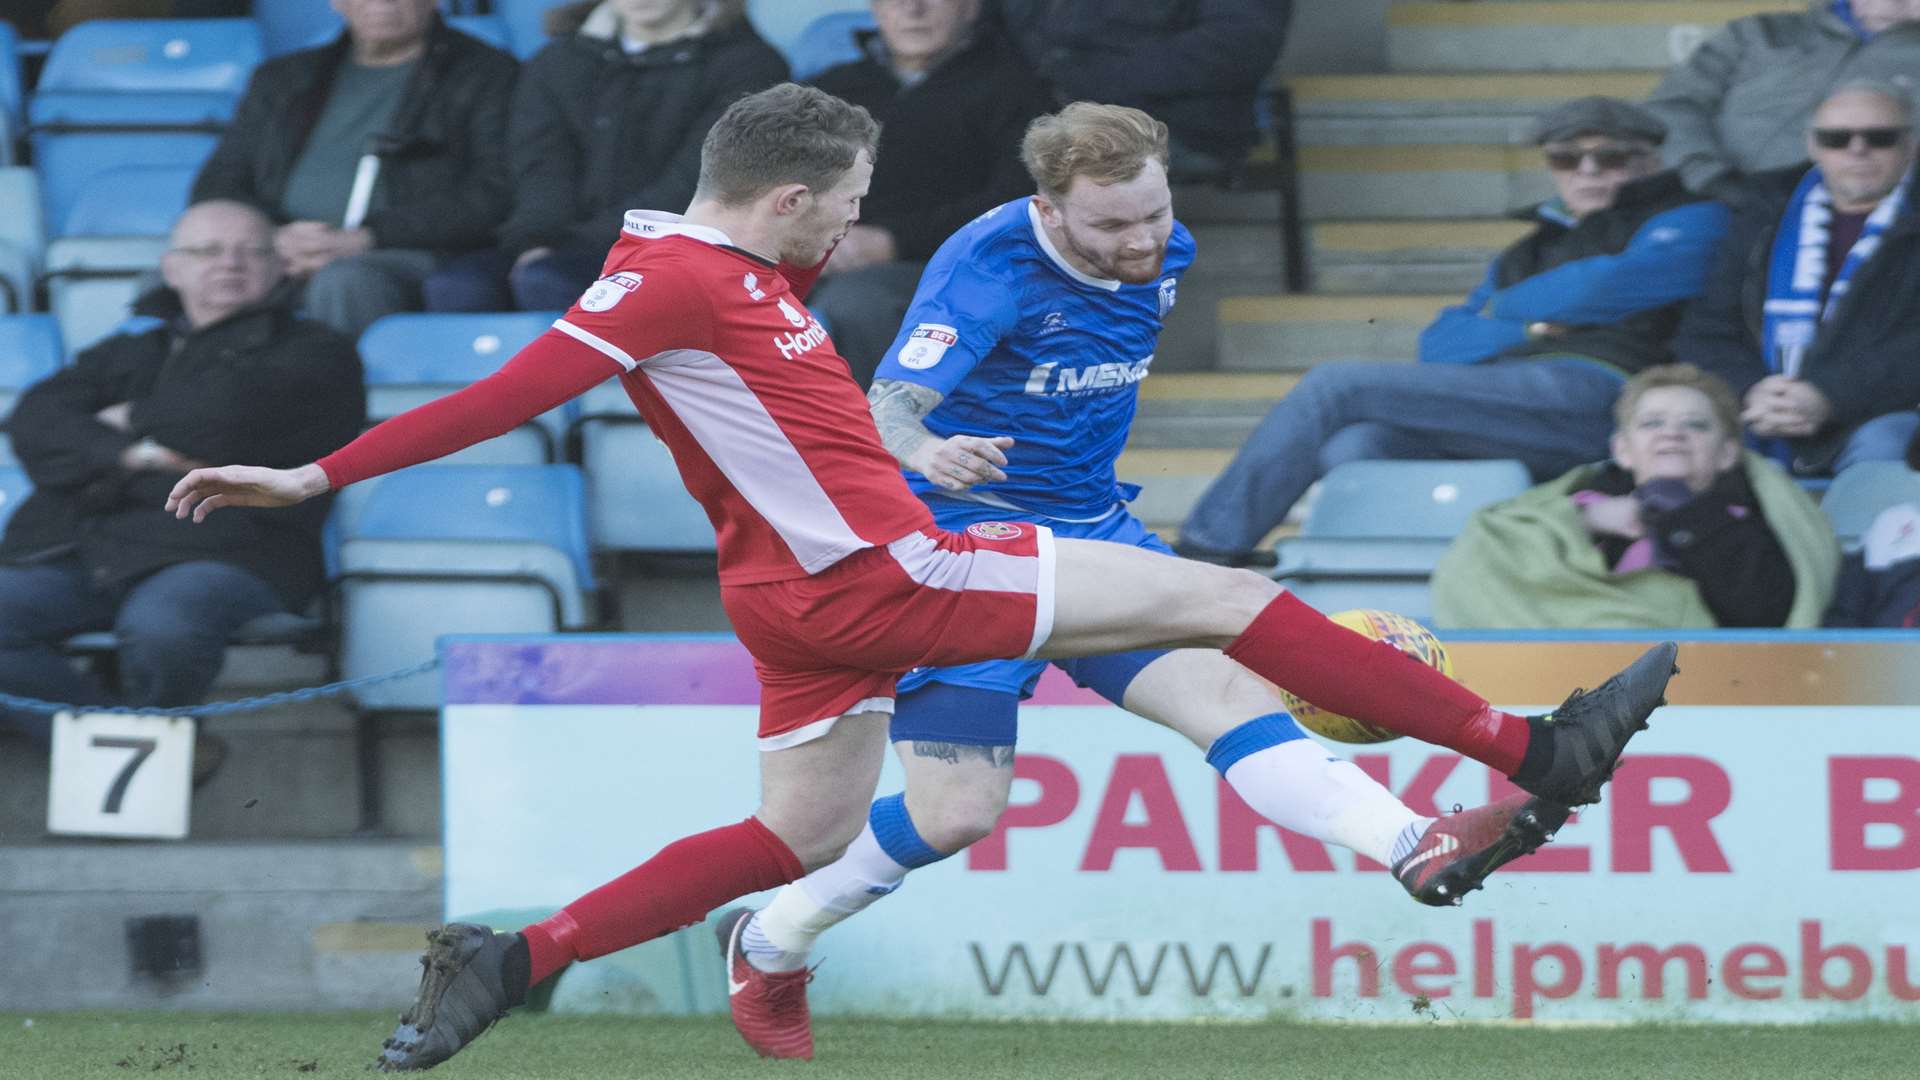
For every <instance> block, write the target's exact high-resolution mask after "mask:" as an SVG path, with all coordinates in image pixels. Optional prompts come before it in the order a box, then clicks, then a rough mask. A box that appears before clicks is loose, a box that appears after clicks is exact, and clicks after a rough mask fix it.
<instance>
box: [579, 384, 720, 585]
mask: <svg viewBox="0 0 1920 1080" xmlns="http://www.w3.org/2000/svg"><path fill="white" fill-rule="evenodd" d="M579 404H580V419H579V421H578V428H579V434H580V462H581V465H582V467H583V468H584V469H585V470H586V474H587V520H588V522H589V526H590V528H591V530H592V536H593V546H594V547H595V548H596V549H597V550H602V551H639V552H648V553H659V554H708V553H711V552H713V551H714V550H715V546H714V544H715V541H714V532H713V522H712V521H711V520H710V519H709V518H708V517H707V512H706V510H705V509H703V508H702V507H701V505H700V504H699V503H698V502H697V501H695V500H694V497H693V496H692V495H691V494H690V493H688V491H687V488H686V484H685V483H683V482H682V481H681V479H680V470H679V468H678V467H677V466H676V465H675V464H674V461H673V455H672V454H670V453H668V452H667V446H666V444H665V443H663V442H661V441H660V439H659V437H658V436H656V435H655V434H654V433H653V429H652V428H649V427H648V426H647V425H646V422H645V421H643V420H641V419H640V415H639V413H637V412H636V411H635V410H634V407H633V401H632V399H631V398H629V397H628V396H627V392H626V389H625V388H624V387H623V386H621V384H620V381H619V380H617V379H614V380H609V381H608V382H605V383H602V384H600V385H599V386H596V387H594V388H593V389H592V390H589V391H587V392H586V393H585V394H583V395H581V397H580V402H579Z"/></svg>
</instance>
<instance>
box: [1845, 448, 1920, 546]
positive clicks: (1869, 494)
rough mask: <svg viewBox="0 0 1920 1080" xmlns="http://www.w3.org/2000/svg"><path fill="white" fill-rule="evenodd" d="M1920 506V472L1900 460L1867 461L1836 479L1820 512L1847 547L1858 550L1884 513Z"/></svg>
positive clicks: (1850, 468) (1852, 467)
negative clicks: (1891, 508) (1904, 505)
mask: <svg viewBox="0 0 1920 1080" xmlns="http://www.w3.org/2000/svg"><path fill="white" fill-rule="evenodd" d="M1900 503H1920V473H1916V472H1914V471H1913V470H1912V469H1909V468H1907V466H1906V463H1905V462H1900V461H1863V462H1860V463H1859V464H1858V465H1854V466H1851V467H1849V468H1848V469H1847V470H1846V471H1845V472H1843V473H1841V474H1840V475H1838V476H1836V477H1834V478H1833V484H1832V485H1831V486H1829V487H1828V488H1827V493H1826V495H1825V496H1824V497H1822V498H1821V500H1820V509H1821V510H1822V511H1824V512H1825V513H1826V515H1827V520H1828V521H1831V522H1833V531H1834V532H1835V533H1836V534H1838V535H1839V537H1840V542H1841V544H1842V545H1843V546H1845V547H1847V548H1849V549H1851V548H1855V547H1858V546H1859V544H1860V538H1861V537H1863V536H1865V535H1866V533H1867V530H1868V529H1869V528H1871V527H1872V526H1873V519H1874V518H1876V517H1879V516H1880V511H1882V510H1885V509H1886V508H1887V507H1889V506H1896V505H1898V504H1900Z"/></svg>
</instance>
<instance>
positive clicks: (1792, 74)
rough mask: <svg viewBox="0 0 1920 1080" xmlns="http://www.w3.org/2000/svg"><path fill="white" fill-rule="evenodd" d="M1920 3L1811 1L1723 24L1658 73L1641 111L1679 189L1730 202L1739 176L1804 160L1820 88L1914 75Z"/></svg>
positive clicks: (1919, 52)
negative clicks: (1652, 118)
mask: <svg viewBox="0 0 1920 1080" xmlns="http://www.w3.org/2000/svg"><path fill="white" fill-rule="evenodd" d="M1914 20H1920V0H1814V2H1813V3H1812V4H1811V5H1810V7H1809V10H1807V11H1806V12H1803V13H1793V12H1784V11H1782V12H1769V13H1766V14H1762V15H1749V16H1747V17H1745V18H1741V19H1735V20H1733V21H1732V22H1730V23H1728V24H1727V25H1726V26H1725V27H1724V28H1722V29H1721V31H1720V32H1719V33H1717V34H1715V35H1714V36H1712V37H1710V38H1708V39H1707V40H1706V41H1705V42H1704V43H1703V44H1702V45H1701V46H1700V47H1699V48H1698V49H1695V50H1694V51H1693V55H1691V56H1689V57H1688V58H1687V59H1686V60H1684V61H1682V62H1681V63H1679V64H1677V65H1675V66H1674V68H1673V69H1672V70H1671V71H1669V72H1667V75H1666V77H1665V78H1664V79H1662V80H1660V85H1659V86H1658V87H1656V88H1654V91H1653V96H1652V98H1650V99H1649V100H1648V102H1647V108H1648V109H1650V110H1652V111H1653V113H1654V115H1656V116H1658V117H1660V119H1661V120H1664V121H1665V122H1666V125H1667V131H1668V137H1667V144H1666V159H1667V164H1669V165H1670V166H1672V167H1673V168H1675V169H1678V170H1680V179H1681V180H1682V181H1684V182H1685V183H1686V185H1687V187H1688V189H1690V190H1693V191H1699V192H1705V193H1707V194H1710V195H1713V196H1715V197H1718V198H1730V197H1732V196H1733V194H1734V193H1735V192H1737V191H1738V190H1739V187H1740V179H1741V177H1742V176H1744V175H1746V174H1748V173H1755V172H1766V171H1769V170H1772V169H1779V168H1784V167H1786V166H1788V165H1794V164H1798V163H1799V162H1801V161H1804V160H1805V159H1806V143H1805V139H1804V138H1803V137H1802V134H1801V133H1802V132H1803V131H1805V130H1806V126H1807V121H1808V119H1809V118H1810V117H1811V116H1812V115H1813V110H1814V107H1815V106H1817V105H1818V104H1820V100H1821V99H1822V98H1823V97H1825V96H1826V94H1827V91H1828V90H1829V89H1830V88H1832V87H1834V86H1836V85H1839V84H1840V83H1843V82H1850V81H1853V80H1856V79H1882V80H1900V81H1905V82H1906V83H1907V85H1908V86H1909V87H1910V86H1911V85H1912V80H1913V78H1914V77H1915V75H1916V74H1917V73H1920V26H1904V27H1903V26H1900V24H1902V23H1907V22H1912V21H1914Z"/></svg>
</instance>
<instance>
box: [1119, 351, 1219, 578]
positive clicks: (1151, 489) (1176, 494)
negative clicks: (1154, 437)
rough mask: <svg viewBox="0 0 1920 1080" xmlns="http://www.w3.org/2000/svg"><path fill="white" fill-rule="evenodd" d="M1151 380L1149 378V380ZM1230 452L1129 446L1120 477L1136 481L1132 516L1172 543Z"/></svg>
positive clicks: (1217, 449)
mask: <svg viewBox="0 0 1920 1080" xmlns="http://www.w3.org/2000/svg"><path fill="white" fill-rule="evenodd" d="M1148 381H1152V380H1148ZM1232 459H1233V451H1232V450H1230V449H1225V448H1212V449H1184V450H1169V449H1155V448H1146V447H1142V448H1139V449H1135V448H1133V447H1131V446H1129V447H1128V448H1127V451H1126V452H1125V453H1123V454H1121V455H1120V463H1119V474H1120V479H1121V480H1123V481H1125V482H1127V483H1131V484H1139V485H1140V488H1141V491H1140V497H1139V498H1138V499H1135V500H1134V502H1133V513H1134V516H1136V517H1138V518H1139V519H1140V520H1141V521H1144V522H1146V524H1147V526H1148V527H1149V528H1152V529H1154V530H1155V531H1157V532H1159V533H1160V535H1161V536H1162V537H1164V538H1165V539H1166V540H1167V541H1169V542H1171V541H1172V540H1173V538H1174V532H1175V531H1176V528H1177V527H1178V525H1179V524H1180V522H1181V521H1182V520H1183V519H1184V518H1185V517H1186V516H1187V510H1188V509H1189V508H1190V507H1192V506H1193V504H1194V502H1195V501H1196V500H1198V499H1199V498H1200V495H1201V493H1202V492H1204V491H1206V489H1207V485H1208V484H1210V483H1212V482H1213V478H1214V477H1215V476H1218V475H1219V473H1220V470H1221V469H1224V468H1226V466H1227V462H1228V461H1231V460H1232Z"/></svg>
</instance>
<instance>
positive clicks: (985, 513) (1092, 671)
mask: <svg viewBox="0 0 1920 1080" xmlns="http://www.w3.org/2000/svg"><path fill="white" fill-rule="evenodd" d="M926 502H927V505H928V506H930V507H932V508H933V516H934V522H935V523H936V524H938V525H939V526H940V527H941V528H943V529H949V530H955V531H958V530H961V529H965V528H966V527H967V526H968V525H971V524H973V523H974V522H976V521H1030V522H1034V523H1036V524H1040V525H1045V526H1047V527H1048V528H1049V529H1052V530H1053V534H1054V535H1055V536H1064V537H1069V538H1071V539H1075V540H1105V541H1108V542H1110V543H1116V544H1132V545H1133V546H1134V547H1140V548H1146V549H1147V550H1149V551H1158V552H1163V553H1165V554H1168V555H1171V554H1173V549H1172V548H1170V547H1168V546H1167V545H1166V542H1165V541H1163V540H1161V539H1160V538H1159V537H1158V536H1155V535H1154V534H1153V533H1152V532H1151V531H1149V530H1148V529H1147V527H1146V526H1145V525H1142V524H1141V523H1140V519H1139V518H1136V517H1134V516H1133V515H1132V514H1129V513H1127V512H1126V511H1125V510H1119V511H1116V512H1114V513H1112V514H1109V515H1108V516H1106V517H1104V518H1102V519H1100V520H1099V521H1093V522H1072V521H1061V520H1059V519H1058V518H1050V517H1044V516H1041V515H1038V514H1027V513H1022V512H1020V511H1017V510H1005V509H999V508H996V507H991V506H986V505H983V504H980V503H973V502H965V501H962V500H958V499H940V498H929V499H927V500H926ZM1166 654H1167V650H1165V649H1142V650H1139V651H1137V652H1126V653H1115V654H1112V655H1108V656H1083V657H1078V658H1076V659H1072V660H1052V661H1048V660H988V661H985V662H984V663H979V664H962V665H960V666H958V667H944V668H915V669H914V670H912V671H909V672H907V673H906V674H905V675H902V676H901V677H900V682H899V686H898V689H897V691H896V694H897V696H896V698H895V705H894V714H893V738H894V739H895V740H896V741H898V740H902V739H925V740H932V741H939V742H960V743H972V744H978V745H992V746H1010V745H1012V744H1013V741H1014V731H1013V728H1012V726H1011V718H1012V716H1013V714H1014V712H1015V711H1016V709H1014V708H1005V709H995V708H942V707H932V708H924V709H923V708H917V707H916V705H915V700H916V698H919V699H921V700H924V701H926V702H928V703H929V704H931V703H932V702H934V701H936V700H938V701H942V702H945V701H950V700H952V697H953V696H952V695H939V694H925V695H916V694H915V693H914V691H916V690H920V689H922V688H923V687H927V686H928V684H931V683H939V684H941V685H943V686H949V687H965V688H968V689H970V690H973V691H987V692H992V693H998V694H1004V695H1006V696H1007V697H1008V698H1009V699H1010V702H1009V704H1011V702H1017V701H1020V700H1024V699H1026V698H1028V697H1031V696H1032V695H1033V688H1034V684H1036V683H1038V682H1039V681H1040V675H1041V673H1042V672H1044V671H1046V669H1047V664H1049V663H1052V664H1054V665H1055V666H1057V667H1058V668H1059V669H1060V670H1062V671H1064V672H1066V673H1067V674H1068V675H1069V676H1071V677H1072V678H1073V681H1074V682H1075V683H1078V684H1079V685H1081V686H1084V687H1086V688H1087V689H1089V690H1092V691H1093V692H1095V693H1097V694H1099V695H1100V696H1101V697H1103V698H1106V699H1107V700H1108V701H1111V702H1113V703H1114V704H1115V705H1118V704H1120V700H1121V698H1122V697H1123V696H1124V695H1125V694H1126V692H1127V686H1128V685H1129V684H1131V683H1132V682H1133V678H1134V676H1136V675H1138V674H1140V671H1141V669H1142V668H1144V667H1146V666H1147V665H1148V664H1151V663H1153V662H1154V661H1155V660H1158V659H1160V658H1161V657H1162V656H1165V655H1166ZM967 696H968V697H969V698H971V699H973V700H974V701H975V702H978V703H980V704H983V705H984V704H986V702H987V699H985V698H983V697H982V696H981V695H979V694H978V693H976V694H971V695H967ZM932 713H939V714H942V715H939V716H934V715H929V714H932Z"/></svg>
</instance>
